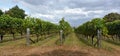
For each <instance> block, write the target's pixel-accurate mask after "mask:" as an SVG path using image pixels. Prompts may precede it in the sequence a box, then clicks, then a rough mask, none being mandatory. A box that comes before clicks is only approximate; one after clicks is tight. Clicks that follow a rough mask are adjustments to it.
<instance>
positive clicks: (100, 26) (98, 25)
mask: <svg viewBox="0 0 120 56" xmlns="http://www.w3.org/2000/svg"><path fill="white" fill-rule="evenodd" d="M75 31H76V32H77V33H79V34H83V35H85V36H91V37H92V44H93V38H94V36H97V35H98V32H100V31H102V34H103V35H106V34H107V33H108V31H107V28H106V27H105V22H104V20H103V19H100V18H95V19H93V20H92V21H88V22H86V23H84V24H83V25H81V26H79V27H78V28H77V29H75ZM100 40H101V37H100V38H99V36H98V38H97V42H96V44H98V47H100ZM96 44H93V45H96Z"/></svg>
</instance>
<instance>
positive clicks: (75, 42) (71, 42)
mask: <svg viewBox="0 0 120 56" xmlns="http://www.w3.org/2000/svg"><path fill="white" fill-rule="evenodd" d="M63 45H66V46H85V44H84V43H83V42H81V41H80V40H79V39H78V38H77V36H76V35H75V33H71V34H69V35H68V36H67V37H66V39H65V42H64V44H63Z"/></svg>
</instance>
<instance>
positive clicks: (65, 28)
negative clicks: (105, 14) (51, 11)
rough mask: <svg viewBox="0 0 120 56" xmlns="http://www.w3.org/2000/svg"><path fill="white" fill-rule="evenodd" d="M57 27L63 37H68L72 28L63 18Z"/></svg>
mask: <svg viewBox="0 0 120 56" xmlns="http://www.w3.org/2000/svg"><path fill="white" fill-rule="evenodd" d="M59 27H60V30H63V32H64V35H68V34H69V33H70V32H72V27H71V26H70V24H69V23H68V22H66V21H65V20H64V18H62V20H60V21H59Z"/></svg>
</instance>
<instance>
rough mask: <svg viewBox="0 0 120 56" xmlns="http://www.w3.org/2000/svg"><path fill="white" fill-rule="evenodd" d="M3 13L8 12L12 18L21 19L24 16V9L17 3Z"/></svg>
mask: <svg viewBox="0 0 120 56" xmlns="http://www.w3.org/2000/svg"><path fill="white" fill-rule="evenodd" d="M5 14H8V15H9V16H11V17H14V18H22V19H24V18H25V16H26V14H25V11H24V10H23V9H20V8H19V7H18V6H17V5H16V6H15V7H13V8H11V9H9V10H8V11H6V12H5Z"/></svg>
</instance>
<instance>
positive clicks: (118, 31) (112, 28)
mask: <svg viewBox="0 0 120 56" xmlns="http://www.w3.org/2000/svg"><path fill="white" fill-rule="evenodd" d="M106 26H107V29H108V31H109V32H108V34H109V35H112V36H114V35H117V36H118V37H119V40H120V20H115V21H113V22H108V23H106ZM112 38H113V37H112ZM113 40H114V38H113Z"/></svg>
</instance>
